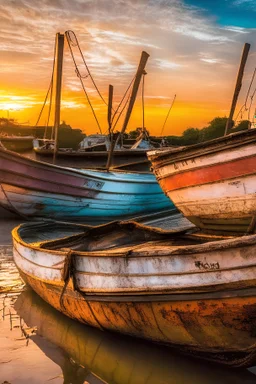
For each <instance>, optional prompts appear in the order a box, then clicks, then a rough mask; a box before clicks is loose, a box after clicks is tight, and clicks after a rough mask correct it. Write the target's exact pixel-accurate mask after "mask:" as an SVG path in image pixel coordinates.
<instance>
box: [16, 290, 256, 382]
mask: <svg viewBox="0 0 256 384" xmlns="http://www.w3.org/2000/svg"><path fill="white" fill-rule="evenodd" d="M15 309H16V311H17V314H18V315H19V316H20V317H21V318H22V319H23V320H24V322H25V323H26V324H27V326H28V327H30V329H31V327H32V328H33V330H35V331H34V332H32V333H31V334H30V335H28V336H27V337H28V338H30V339H32V340H33V342H35V343H36V344H37V345H38V347H39V348H40V349H41V350H42V351H43V352H44V353H45V354H46V355H47V356H48V357H49V358H50V359H51V360H52V361H54V362H55V363H56V364H58V365H59V366H60V367H61V369H62V372H63V379H64V381H63V382H64V383H70V384H71V383H73V384H80V383H84V381H85V380H87V382H88V383H90V384H100V383H108V384H110V383H111V384H128V383H132V384H146V383H147V384H155V383H158V384H165V383H166V384H167V383H168V384H171V383H175V384H179V383H186V382H189V383H190V384H193V383H195V384H200V383H202V384H208V383H209V384H211V383H212V384H213V383H214V384H216V383H218V382H220V383H230V384H231V383H232V384H237V383H243V384H244V383H255V375H254V374H253V373H251V372H249V371H248V370H246V369H236V370H234V369H233V370H232V369H230V368H226V367H222V366H218V365H215V364H210V363H206V362H205V361H198V360H194V359H193V358H186V357H184V356H180V355H178V354H177V352H173V351H172V350H171V349H170V348H167V347H162V346H158V345H152V344H151V343H148V342H145V341H141V340H137V339H133V338H131V337H127V336H121V335H116V334H112V333H110V332H102V331H100V330H97V329H94V328H91V327H88V326H85V325H82V324H79V323H78V322H76V321H74V320H71V319H69V318H67V317H66V316H64V315H62V314H61V313H59V312H57V311H56V310H55V309H53V308H52V307H51V306H50V305H48V304H47V303H45V302H44V301H43V300H42V299H41V298H40V297H39V296H37V295H36V294H35V293H34V292H33V291H31V290H26V291H24V292H22V294H21V295H20V296H19V297H18V299H17V301H16V303H15ZM24 329H26V328H24ZM45 339H47V340H48V342H50V343H53V344H55V346H57V347H58V348H54V349H53V348H50V347H49V345H48V344H47V342H46V341H45Z"/></svg>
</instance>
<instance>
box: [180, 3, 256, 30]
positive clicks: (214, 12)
mask: <svg viewBox="0 0 256 384" xmlns="http://www.w3.org/2000/svg"><path fill="white" fill-rule="evenodd" d="M184 3H185V4H187V5H192V6H194V7H197V8H198V9H199V12H202V14H203V15H205V16H208V17H211V18H214V19H215V20H216V22H217V24H219V25H221V26H227V25H230V26H231V25H232V26H235V27H242V28H255V27H256V1H255V0H185V1H184Z"/></svg>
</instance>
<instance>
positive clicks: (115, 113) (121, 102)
mask: <svg viewBox="0 0 256 384" xmlns="http://www.w3.org/2000/svg"><path fill="white" fill-rule="evenodd" d="M134 79H135V76H134V78H133V79H132V81H131V82H130V84H129V85H128V88H127V89H126V91H125V93H124V96H123V97H122V100H121V101H120V103H119V105H118V107H117V109H116V110H115V112H114V114H113V117H112V121H111V123H112V124H113V121H114V118H115V116H116V115H117V113H118V111H119V108H120V107H121V105H122V104H123V101H124V99H125V97H126V95H127V93H128V91H129V89H130V88H131V86H132V84H133V82H134ZM129 97H130V95H129ZM126 105H127V101H126ZM123 110H124V109H122V110H121V112H120V114H122V112H123ZM119 118H120V115H119V117H118V120H119ZM115 125H116V124H115Z"/></svg>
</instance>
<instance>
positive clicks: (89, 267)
mask: <svg viewBox="0 0 256 384" xmlns="http://www.w3.org/2000/svg"><path fill="white" fill-rule="evenodd" d="M58 225H59V224H58V223H30V224H29V223H26V224H23V225H21V226H19V227H17V228H15V229H14V230H13V232H12V236H13V244H14V249H13V255H14V261H15V263H16V266H17V267H18V269H19V271H20V274H21V276H22V278H23V279H24V280H25V282H26V283H27V284H29V285H30V286H31V287H32V289H33V290H35V292H36V293H38V294H39V295H40V296H41V297H42V298H43V299H44V300H45V301H47V302H48V303H49V304H51V305H52V306H53V307H54V308H56V309H57V310H59V311H61V312H63V313H64V314H65V315H67V316H69V317H71V318H73V319H76V320H78V321H80V322H82V323H84V324H87V325H91V326H93V327H96V328H99V329H101V330H110V331H116V332H121V333H124V334H128V335H132V336H136V337H140V338H145V339H149V340H152V341H155V342H158V343H164V344H167V345H170V346H172V347H174V348H177V349H178V350H181V351H183V352H185V353H190V354H193V355H194V356H199V357H203V358H207V359H210V360H213V361H218V362H223V363H225V362H228V364H230V365H235V366H249V365H252V364H253V363H255V359H256V334H255V327H256V289H255V283H256V258H255V250H256V235H250V236H244V237H241V238H232V237H230V238H226V239H225V240H223V239H222V240H219V238H218V237H216V236H215V237H210V238H207V237H205V238H204V237H203V236H202V235H201V236H199V235H197V234H196V233H195V234H193V233H186V232H185V231H181V230H180V231H178V230H172V231H171V230H169V231H164V230H161V229H158V228H151V227H146V226H144V225H141V224H138V223H134V222H113V223H110V224H107V225H103V226H98V227H95V228H88V227H84V226H79V225H76V226H72V225H70V224H66V226H67V229H65V228H64V225H65V224H62V227H60V228H58ZM72 230H73V235H70V234H71V232H72ZM67 231H68V232H69V236H66V234H67ZM61 234H63V235H62V236H63V237H62V238H60V237H61ZM209 240H215V241H209Z"/></svg>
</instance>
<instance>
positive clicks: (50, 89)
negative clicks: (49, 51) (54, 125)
mask: <svg viewBox="0 0 256 384" xmlns="http://www.w3.org/2000/svg"><path fill="white" fill-rule="evenodd" d="M56 48H57V37H55V44H54V56H53V65H52V76H51V81H50V85H49V88H48V91H47V93H46V96H45V99H44V103H43V106H42V109H41V111H40V113H39V116H38V119H37V122H36V124H35V126H36V127H37V125H38V123H39V121H40V119H41V116H42V113H43V110H44V108H45V105H46V102H47V99H48V95H49V92H50V91H51V92H50V105H49V112H48V119H47V124H46V127H45V130H44V139H45V138H46V134H47V128H48V125H49V119H50V113H51V106H52V89H53V77H54V68H55V57H56Z"/></svg>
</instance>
